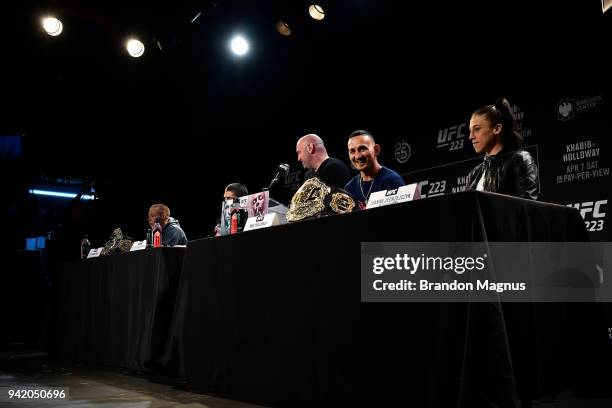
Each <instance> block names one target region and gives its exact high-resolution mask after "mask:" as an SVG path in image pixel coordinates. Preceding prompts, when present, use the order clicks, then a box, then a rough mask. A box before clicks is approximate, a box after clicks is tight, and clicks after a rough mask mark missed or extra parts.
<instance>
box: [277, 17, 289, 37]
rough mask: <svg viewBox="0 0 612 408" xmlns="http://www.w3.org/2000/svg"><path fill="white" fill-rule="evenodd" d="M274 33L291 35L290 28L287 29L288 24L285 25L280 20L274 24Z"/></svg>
mask: <svg viewBox="0 0 612 408" xmlns="http://www.w3.org/2000/svg"><path fill="white" fill-rule="evenodd" d="M276 31H278V32H279V33H280V34H282V35H284V36H289V35H291V28H289V24H287V23H285V22H284V21H282V20H280V21H278V22H277V23H276Z"/></svg>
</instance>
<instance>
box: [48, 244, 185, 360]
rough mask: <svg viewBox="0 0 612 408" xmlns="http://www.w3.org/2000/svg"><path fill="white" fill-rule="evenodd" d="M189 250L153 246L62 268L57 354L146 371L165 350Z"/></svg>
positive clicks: (77, 261) (74, 262) (63, 265)
mask: <svg viewBox="0 0 612 408" xmlns="http://www.w3.org/2000/svg"><path fill="white" fill-rule="evenodd" d="M185 251H186V250H185V248H155V249H147V250H141V251H134V252H130V253H120V254H113V255H108V256H103V257H100V258H92V259H86V260H75V261H71V262H66V263H64V264H62V265H61V266H60V276H59V281H60V301H59V302H60V304H59V329H58V335H59V341H58V346H59V353H60V355H61V356H62V357H64V358H68V359H71V360H77V361H93V362H97V363H101V364H105V365H111V366H118V367H124V368H128V369H132V370H145V369H146V365H145V364H147V363H149V362H152V361H154V360H155V359H156V358H157V357H159V356H160V355H161V354H162V353H163V350H164V346H165V342H166V338H167V335H168V330H169V327H170V323H171V318H172V313H173V309H174V302H175V299H176V293H177V287H178V282H179V278H180V274H181V267H182V263H183V256H184V254H185Z"/></svg>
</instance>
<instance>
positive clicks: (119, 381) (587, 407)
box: [0, 349, 612, 408]
mask: <svg viewBox="0 0 612 408" xmlns="http://www.w3.org/2000/svg"><path fill="white" fill-rule="evenodd" d="M25 386H36V387H45V386H46V387H67V388H69V393H70V399H69V400H68V401H58V402H55V403H54V402H45V403H41V401H32V402H25V401H18V402H7V398H6V396H7V393H8V390H9V389H10V388H12V389H18V388H20V387H25ZM610 387H611V389H612V384H610ZM0 392H1V395H0V407H71V408H74V407H103V408H114V407H119V408H145V407H146V408H161V407H207V408H248V407H253V408H254V407H258V406H257V405H253V404H247V403H244V402H239V401H232V400H228V399H224V398H219V397H215V396H210V395H205V394H199V393H196V392H192V391H190V390H189V388H188V387H187V385H186V384H185V383H183V382H180V381H177V380H172V379H167V378H164V377H160V376H156V375H153V374H150V373H149V374H143V373H133V372H128V371H126V370H122V369H116V368H110V367H99V366H91V365H83V364H68V363H65V362H61V361H57V360H54V359H52V358H49V357H48V356H47V355H46V354H44V353H40V352H35V351H31V350H30V351H29V350H23V349H20V350H12V351H0ZM407 406H410V405H407ZM532 406H533V407H534V408H611V407H612V398H605V399H604V398H577V397H575V396H573V395H572V394H571V393H569V392H567V393H562V394H559V395H557V396H555V398H544V399H541V400H539V401H533V402H532Z"/></svg>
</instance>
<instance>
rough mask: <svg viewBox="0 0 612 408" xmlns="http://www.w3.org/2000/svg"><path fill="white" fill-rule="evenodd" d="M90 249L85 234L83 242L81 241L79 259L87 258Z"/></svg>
mask: <svg viewBox="0 0 612 408" xmlns="http://www.w3.org/2000/svg"><path fill="white" fill-rule="evenodd" d="M90 248H91V244H90V243H89V240H88V239H87V234H86V235H85V238H83V240H82V241H81V259H85V258H87V255H89V249H90Z"/></svg>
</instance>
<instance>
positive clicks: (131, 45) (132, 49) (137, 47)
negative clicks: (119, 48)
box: [125, 38, 145, 58]
mask: <svg viewBox="0 0 612 408" xmlns="http://www.w3.org/2000/svg"><path fill="white" fill-rule="evenodd" d="M125 48H127V52H128V53H129V54H130V55H131V56H132V57H134V58H138V57H140V56H141V55H142V54H144V52H145V46H144V44H143V43H142V42H140V41H138V40H137V39H135V38H132V39H130V40H128V42H127V43H126V45H125Z"/></svg>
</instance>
